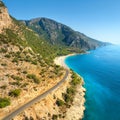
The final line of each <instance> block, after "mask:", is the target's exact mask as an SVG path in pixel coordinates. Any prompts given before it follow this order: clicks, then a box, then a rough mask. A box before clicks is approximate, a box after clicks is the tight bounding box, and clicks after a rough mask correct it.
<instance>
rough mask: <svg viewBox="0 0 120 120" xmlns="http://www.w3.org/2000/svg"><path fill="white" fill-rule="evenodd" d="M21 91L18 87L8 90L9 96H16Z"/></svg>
mask: <svg viewBox="0 0 120 120" xmlns="http://www.w3.org/2000/svg"><path fill="white" fill-rule="evenodd" d="M20 93H21V90H20V89H15V90H12V91H10V92H9V96H11V97H18V96H19V95H20Z"/></svg>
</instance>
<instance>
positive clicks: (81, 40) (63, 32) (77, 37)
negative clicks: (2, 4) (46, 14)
mask: <svg viewBox="0 0 120 120" xmlns="http://www.w3.org/2000/svg"><path fill="white" fill-rule="evenodd" d="M22 22H23V23H24V24H25V25H26V26H28V27H29V28H31V29H32V30H34V31H35V32H37V33H38V34H39V35H40V36H43V37H45V38H46V40H47V41H49V42H50V43H51V44H53V45H56V44H57V45H64V46H70V47H74V48H80V49H84V50H90V49H95V48H97V47H99V46H102V45H105V43H103V42H100V41H98V40H95V39H92V38H90V37H88V36H86V35H84V34H82V33H80V32H77V31H74V30H73V29H71V28H70V27H68V26H66V25H63V24H61V23H58V22H56V21H54V20H51V19H48V18H36V19H31V20H24V21H22Z"/></svg>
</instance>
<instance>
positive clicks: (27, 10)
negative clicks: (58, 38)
mask: <svg viewBox="0 0 120 120" xmlns="http://www.w3.org/2000/svg"><path fill="white" fill-rule="evenodd" d="M2 1H3V2H4V3H5V5H6V6H7V8H8V11H9V13H10V14H11V15H12V16H13V17H15V18H16V19H18V20H29V19H32V18H37V17H46V18H50V19H53V20H56V21H58V22H60V23H63V24H65V25H67V26H69V27H71V28H72V29H74V30H75V31H79V32H81V33H84V34H85V35H87V36H89V37H91V38H94V39H97V40H100V41H105V42H111V43H115V44H120V0H2Z"/></svg>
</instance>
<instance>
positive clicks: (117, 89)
mask: <svg viewBox="0 0 120 120" xmlns="http://www.w3.org/2000/svg"><path fill="white" fill-rule="evenodd" d="M65 63H66V64H67V65H68V66H69V67H70V68H71V69H73V70H74V71H75V72H76V73H78V74H80V75H81V76H82V77H83V78H84V81H85V84H84V87H85V88H86V95H85V99H86V102H85V107H86V110H85V112H84V118H83V120H120V46H115V45H112V46H106V47H102V48H99V49H96V50H93V51H90V53H89V54H82V55H75V56H70V57H68V58H67V59H66V60H65Z"/></svg>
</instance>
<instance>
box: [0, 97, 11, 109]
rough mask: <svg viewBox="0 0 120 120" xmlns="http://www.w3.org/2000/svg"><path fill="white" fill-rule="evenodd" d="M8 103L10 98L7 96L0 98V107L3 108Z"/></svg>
mask: <svg viewBox="0 0 120 120" xmlns="http://www.w3.org/2000/svg"><path fill="white" fill-rule="evenodd" d="M8 105H10V99H9V98H0V108H4V107H6V106H8Z"/></svg>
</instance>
